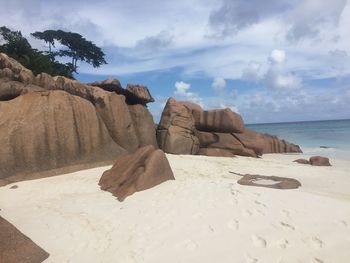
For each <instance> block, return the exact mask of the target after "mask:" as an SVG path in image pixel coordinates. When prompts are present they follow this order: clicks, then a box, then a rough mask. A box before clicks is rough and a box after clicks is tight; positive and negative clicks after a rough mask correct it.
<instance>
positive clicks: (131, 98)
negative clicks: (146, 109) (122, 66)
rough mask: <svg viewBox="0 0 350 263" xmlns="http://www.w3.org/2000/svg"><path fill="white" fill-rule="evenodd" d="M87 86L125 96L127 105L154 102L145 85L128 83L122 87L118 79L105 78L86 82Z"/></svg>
mask: <svg viewBox="0 0 350 263" xmlns="http://www.w3.org/2000/svg"><path fill="white" fill-rule="evenodd" d="M88 85H89V86H96V87H99V88H101V89H104V90H106V91H110V92H115V93H117V94H119V95H123V96H124V97H125V101H126V103H127V104H128V105H135V104H142V105H146V104H147V103H149V102H154V99H153V98H152V95H151V93H150V92H149V90H148V88H147V87H146V86H142V85H132V84H128V85H127V88H126V89H124V88H123V87H122V86H121V84H120V82H119V80H116V79H107V80H103V81H95V82H92V83H89V84H88Z"/></svg>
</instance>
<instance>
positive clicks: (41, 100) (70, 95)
mask: <svg viewBox="0 0 350 263" xmlns="http://www.w3.org/2000/svg"><path fill="white" fill-rule="evenodd" d="M148 144H151V145H153V146H154V147H155V148H158V146H157V141H156V133H155V128H154V122H153V118H152V115H151V114H150V113H149V111H148V109H147V108H146V107H145V106H144V105H143V104H132V105H129V104H128V103H127V102H126V101H125V96H123V95H118V94H116V93H115V92H108V91H105V90H103V89H101V88H99V87H95V86H90V85H84V84H81V83H80V82H79V81H76V80H71V79H67V78H64V77H61V76H58V77H51V76H50V75H48V74H45V73H42V74H39V75H37V76H34V75H33V73H32V72H31V71H30V70H28V69H26V68H24V67H23V66H22V65H21V64H19V63H18V62H17V61H15V60H13V59H11V58H9V57H8V56H7V55H5V54H2V53H0V145H1V147H0V179H4V178H7V177H10V176H14V175H17V174H25V173H32V172H37V171H43V170H50V169H54V168H60V167H65V166H70V165H76V164H84V163H86V164H92V163H97V162H101V161H113V160H115V158H116V157H118V156H120V155H123V154H127V153H128V152H133V151H135V150H136V149H138V148H139V147H142V146H145V145H148Z"/></svg>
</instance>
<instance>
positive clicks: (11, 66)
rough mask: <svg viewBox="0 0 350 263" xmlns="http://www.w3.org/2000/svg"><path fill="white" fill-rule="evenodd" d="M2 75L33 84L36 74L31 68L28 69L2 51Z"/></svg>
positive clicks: (0, 57)
mask: <svg viewBox="0 0 350 263" xmlns="http://www.w3.org/2000/svg"><path fill="white" fill-rule="evenodd" d="M0 77H6V78H9V79H11V80H17V81H20V82H22V83H24V84H32V83H33V82H34V75H33V73H32V72H31V71H30V70H29V69H26V68H25V67H23V66H22V65H21V64H20V63H18V62H17V61H16V60H14V59H13V58H10V57H8V56H7V55H6V54H4V53H0Z"/></svg>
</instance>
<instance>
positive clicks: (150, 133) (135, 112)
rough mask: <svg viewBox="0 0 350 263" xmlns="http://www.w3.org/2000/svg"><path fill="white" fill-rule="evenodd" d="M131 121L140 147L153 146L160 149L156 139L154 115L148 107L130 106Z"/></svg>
mask: <svg viewBox="0 0 350 263" xmlns="http://www.w3.org/2000/svg"><path fill="white" fill-rule="evenodd" d="M128 108H129V112H130V114H131V119H132V122H133V124H134V127H135V129H136V135H137V138H138V147H143V146H146V145H153V146H154V147H155V148H158V143H157V139H156V136H155V134H156V128H155V125H154V122H153V117H152V114H151V113H150V112H149V111H148V110H147V108H146V107H144V106H143V105H140V104H136V105H128Z"/></svg>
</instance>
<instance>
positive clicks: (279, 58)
mask: <svg viewBox="0 0 350 263" xmlns="http://www.w3.org/2000/svg"><path fill="white" fill-rule="evenodd" d="M269 61H270V62H271V63H272V64H278V65H280V64H283V63H284V62H285V61H286V52H285V51H284V50H280V49H274V50H272V51H271V54H270V57H269Z"/></svg>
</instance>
